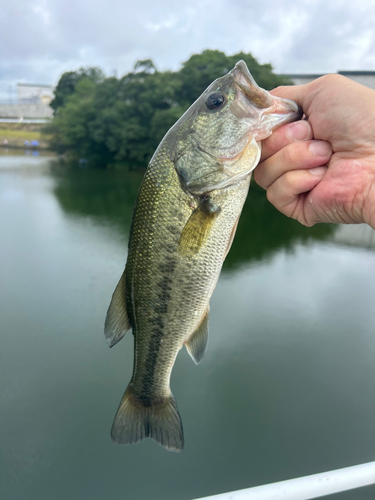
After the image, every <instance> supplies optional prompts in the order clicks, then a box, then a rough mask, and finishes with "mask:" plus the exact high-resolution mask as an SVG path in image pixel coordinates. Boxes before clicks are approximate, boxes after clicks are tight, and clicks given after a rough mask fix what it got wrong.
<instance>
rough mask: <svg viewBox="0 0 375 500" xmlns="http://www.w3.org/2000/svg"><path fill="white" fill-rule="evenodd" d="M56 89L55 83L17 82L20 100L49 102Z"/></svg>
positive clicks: (20, 101)
mask: <svg viewBox="0 0 375 500" xmlns="http://www.w3.org/2000/svg"><path fill="white" fill-rule="evenodd" d="M54 89H55V87H54V86H53V85H44V84H37V83H17V98H18V102H19V103H25V102H28V103H43V104H49V103H50V102H51V101H52V99H53V98H54V95H53V91H54Z"/></svg>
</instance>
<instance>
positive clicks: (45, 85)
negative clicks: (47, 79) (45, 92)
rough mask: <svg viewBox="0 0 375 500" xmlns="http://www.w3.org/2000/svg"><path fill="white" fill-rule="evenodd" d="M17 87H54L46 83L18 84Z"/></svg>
mask: <svg viewBox="0 0 375 500" xmlns="http://www.w3.org/2000/svg"><path fill="white" fill-rule="evenodd" d="M17 85H19V86H20V87H48V88H51V87H53V85H48V84H46V83H17Z"/></svg>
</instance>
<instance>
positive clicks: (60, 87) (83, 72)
mask: <svg viewBox="0 0 375 500" xmlns="http://www.w3.org/2000/svg"><path fill="white" fill-rule="evenodd" d="M85 78H87V79H88V80H90V81H92V82H94V83H99V82H101V81H103V80H104V78H105V74H104V73H103V71H102V70H101V69H100V68H95V67H92V68H80V69H79V70H77V71H68V72H67V73H63V75H62V76H61V78H60V80H59V82H58V84H57V87H56V88H55V92H54V93H55V97H54V99H53V100H52V102H51V104H50V106H51V108H52V109H53V110H54V111H55V113H56V111H57V110H58V109H59V108H61V107H63V106H64V104H65V103H66V101H67V99H68V97H69V96H71V95H72V94H74V92H75V90H76V87H77V85H78V83H79V82H80V81H81V80H83V79H85Z"/></svg>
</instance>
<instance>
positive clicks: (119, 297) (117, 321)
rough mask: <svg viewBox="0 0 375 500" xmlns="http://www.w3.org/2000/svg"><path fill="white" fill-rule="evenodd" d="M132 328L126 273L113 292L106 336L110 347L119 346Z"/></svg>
mask: <svg viewBox="0 0 375 500" xmlns="http://www.w3.org/2000/svg"><path fill="white" fill-rule="evenodd" d="M130 328H131V324H130V321H129V317H128V313H127V311H126V300H125V271H124V272H123V274H122V276H121V278H120V281H119V282H118V284H117V286H116V289H115V291H114V292H113V295H112V300H111V303H110V305H109V308H108V311H107V317H106V319H105V327H104V335H105V338H106V339H107V342H108V345H109V347H112V346H114V345H115V344H117V342H119V341H120V340H121V339H122V337H123V336H124V335H125V333H126V332H127V331H128V330H130Z"/></svg>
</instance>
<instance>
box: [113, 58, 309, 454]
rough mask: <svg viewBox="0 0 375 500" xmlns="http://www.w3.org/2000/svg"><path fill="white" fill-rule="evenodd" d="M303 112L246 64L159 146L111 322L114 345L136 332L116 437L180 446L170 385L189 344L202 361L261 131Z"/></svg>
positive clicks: (215, 87)
mask: <svg viewBox="0 0 375 500" xmlns="http://www.w3.org/2000/svg"><path fill="white" fill-rule="evenodd" d="M247 94H248V95H249V96H250V97H251V98H250V97H249V96H247ZM254 96H255V97H256V98H255V97H254ZM254 100H255V101H256V105H255V104H254ZM215 106H217V109H216V108H215ZM262 106H263V107H262ZM276 108H277V112H275V110H276ZM280 110H281V111H280ZM298 117H300V111H299V110H298V108H297V106H296V105H295V103H292V101H287V100H282V99H279V98H274V97H272V96H270V94H268V93H267V92H266V91H264V90H263V89H260V88H259V87H258V86H257V85H256V83H255V82H254V80H253V79H252V77H251V75H250V73H249V72H248V70H247V67H246V65H245V64H244V63H243V62H240V63H238V64H237V65H236V67H235V68H234V69H233V70H232V71H231V72H230V73H228V75H226V76H224V77H222V78H219V79H218V80H216V81H215V82H214V83H213V84H212V85H211V86H210V87H209V88H208V89H207V90H206V91H205V92H204V93H203V94H202V96H201V97H200V98H199V99H198V100H197V101H196V102H195V103H194V104H193V105H192V106H191V107H190V108H189V110H188V111H187V112H186V113H185V114H184V115H183V116H182V117H181V118H180V120H179V121H178V122H177V123H176V124H175V125H174V126H173V127H172V129H171V130H170V131H169V132H168V133H167V135H166V136H165V138H164V139H163V141H162V142H161V144H160V145H159V147H158V149H157V150H156V152H155V154H154V156H153V158H152V159H151V161H150V164H149V166H148V168H147V171H146V173H145V177H144V179H143V181H142V184H141V187H140V190H139V193H138V197H137V200H136V203H135V207H134V212H133V218H132V224H131V229H130V238H129V251H128V259H127V263H126V268H125V271H124V274H123V276H122V278H121V280H120V282H119V284H118V286H117V288H116V290H115V292H114V294H113V297H112V302H111V304H110V307H109V310H108V313H107V318H106V327H105V334H106V338H107V341H108V343H109V345H110V346H112V345H114V344H116V343H117V342H118V341H119V340H120V339H121V338H122V337H123V336H124V334H125V333H126V331H127V330H128V329H130V328H132V331H133V335H134V367H133V375H132V378H131V381H130V383H129V385H128V387H127V389H126V391H125V394H124V396H123V398H122V400H121V403H120V406H119V409H118V411H117V414H116V417H115V420H114V423H113V426H112V438H113V440H114V441H115V442H117V443H119V444H131V443H135V442H138V441H141V440H142V439H144V438H146V437H151V438H153V439H154V440H156V441H157V442H158V443H159V444H161V445H162V446H164V447H165V448H166V449H168V450H171V451H180V450H182V448H183V445H184V438H183V430H182V423H181V418H180V415H179V412H178V409H177V405H176V402H175V400H174V397H173V395H172V393H171V390H170V377H171V372H172V368H173V365H174V362H175V359H176V356H177V354H178V352H179V350H180V349H181V348H182V346H183V345H184V344H185V345H186V347H187V350H188V352H189V354H190V355H191V357H192V358H193V360H194V361H195V362H196V363H198V362H200V361H201V359H202V358H203V355H204V353H205V351H206V347H207V339H208V311H209V300H210V297H211V295H212V293H213V291H214V288H215V286H216V283H217V280H218V278H219V274H220V271H221V268H222V264H223V262H224V259H225V257H226V255H227V253H228V251H229V248H230V246H231V243H232V241H233V237H234V233H235V231H236V227H237V223H238V219H239V216H240V214H241V211H242V207H243V204H244V202H245V200H246V196H247V193H248V189H249V185H250V177H251V171H252V170H253V169H254V168H255V166H256V164H257V163H258V161H259V158H260V144H259V142H260V141H259V137H258V135H259V134H260V133H261V134H263V136H264V130H265V129H267V126H268V129H269V134H268V135H270V134H271V133H272V130H273V128H275V126H278V125H280V124H281V123H285V122H287V121H291V120H292V119H296V118H298ZM259 131H261V132H259ZM257 134H258V135H257ZM263 136H262V138H264V137H263Z"/></svg>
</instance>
